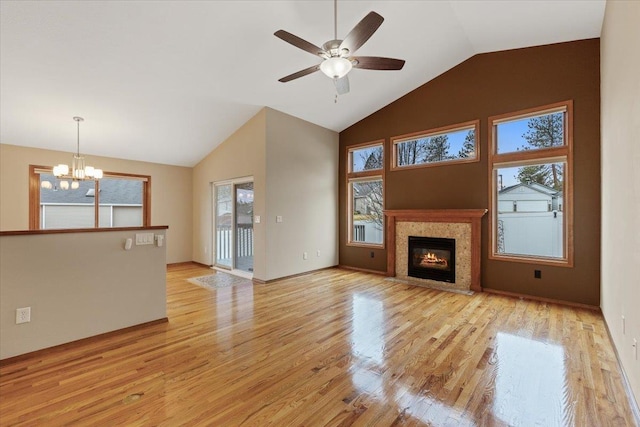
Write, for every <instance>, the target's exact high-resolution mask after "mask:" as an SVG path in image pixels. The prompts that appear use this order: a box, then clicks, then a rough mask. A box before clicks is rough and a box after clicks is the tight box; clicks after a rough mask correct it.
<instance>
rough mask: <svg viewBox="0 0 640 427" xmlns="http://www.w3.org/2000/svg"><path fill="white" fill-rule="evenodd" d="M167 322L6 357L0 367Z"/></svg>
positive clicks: (163, 320)
mask: <svg viewBox="0 0 640 427" xmlns="http://www.w3.org/2000/svg"><path fill="white" fill-rule="evenodd" d="M168 321H169V319H168V318H166V317H163V318H162V319H157V320H152V321H150V322H145V323H140V324H138V325H133V326H128V327H126V328H122V329H116V330H115V331H110V332H105V333H103V334H98V335H94V336H91V337H87V338H82V339H79V340H75V341H71V342H66V343H64V344H58V345H54V346H53V347H47V348H43V349H40V350H35V351H30V352H29V353H24V354H19V355H17V356H13V357H7V358H6V359H2V360H0V366H7V365H11V364H13V363H16V362H21V361H23V360H25V359H31V358H36V357H44V356H45V355H46V354H47V353H53V352H55V351H59V350H69V349H72V348H74V347H79V346H82V345H86V344H88V343H91V342H94V341H99V340H103V339H105V338H110V337H113V336H115V335H120V334H125V333H127V332H131V331H135V330H137V329H143V328H147V327H149V326H153V325H157V324H160V323H166V322H168Z"/></svg>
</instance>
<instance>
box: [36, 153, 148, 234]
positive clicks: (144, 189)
mask: <svg viewBox="0 0 640 427" xmlns="http://www.w3.org/2000/svg"><path fill="white" fill-rule="evenodd" d="M41 173H48V174H52V173H53V167H52V166H38V165H29V230H40V219H41V218H40V174H41ZM104 178H130V179H136V180H140V181H142V183H143V184H142V227H150V226H151V176H150V175H138V174H131V173H121V172H107V171H105V172H104ZM95 188H96V190H98V191H96V192H95V196H94V197H95V199H94V205H93V206H94V226H93V227H91V228H90V229H94V228H95V229H104V230H112V229H114V228H117V229H120V228H139V227H100V216H99V211H100V180H97V181H96V187H95ZM66 191H74V190H66ZM82 229H83V228H77V229H76V228H72V229H68V230H82ZM84 229H86V228H84ZM58 230H65V229H58Z"/></svg>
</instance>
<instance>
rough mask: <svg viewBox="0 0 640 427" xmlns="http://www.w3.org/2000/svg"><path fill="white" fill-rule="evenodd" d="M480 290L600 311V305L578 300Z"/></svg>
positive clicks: (489, 289) (486, 289)
mask: <svg viewBox="0 0 640 427" xmlns="http://www.w3.org/2000/svg"><path fill="white" fill-rule="evenodd" d="M482 292H486V293H488V294H496V295H502V296H506V297H513V298H520V299H526V300H531V301H540V302H548V303H551V304H560V305H566V306H569V307H575V308H585V309H587V310H593V311H598V312H599V311H600V307H598V306H595V305H589V304H581V303H579V302H571V301H564V300H561V299H553V298H544V297H537V296H535V295H527V294H519V293H517V292H508V291H500V290H498V289H491V288H484V287H483V288H482Z"/></svg>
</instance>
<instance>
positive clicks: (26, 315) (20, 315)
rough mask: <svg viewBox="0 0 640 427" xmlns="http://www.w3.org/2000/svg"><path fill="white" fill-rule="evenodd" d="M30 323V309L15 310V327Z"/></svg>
mask: <svg viewBox="0 0 640 427" xmlns="http://www.w3.org/2000/svg"><path fill="white" fill-rule="evenodd" d="M27 322H31V307H24V308H18V309H16V325H19V324H20V323H27Z"/></svg>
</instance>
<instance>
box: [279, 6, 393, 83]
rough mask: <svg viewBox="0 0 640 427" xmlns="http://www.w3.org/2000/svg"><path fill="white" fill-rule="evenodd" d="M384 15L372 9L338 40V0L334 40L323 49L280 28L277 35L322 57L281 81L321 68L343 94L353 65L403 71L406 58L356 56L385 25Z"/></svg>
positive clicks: (334, 17) (365, 68)
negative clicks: (317, 62)
mask: <svg viewBox="0 0 640 427" xmlns="http://www.w3.org/2000/svg"><path fill="white" fill-rule="evenodd" d="M382 21H384V18H383V17H382V16H380V15H379V14H377V13H376V12H369V14H368V15H367V16H365V17H364V18H362V20H361V21H360V22H358V24H357V25H356V26H355V27H354V28H353V29H352V30H351V32H350V33H349V34H347V36H346V37H345V38H344V40H339V39H338V5H337V0H334V2H333V23H334V32H333V38H334V39H333V40H329V41H328V42H326V43H324V44H323V45H322V48H319V47H318V46H316V45H314V44H313V43H309V42H308V41H306V40H303V39H301V38H300V37H298V36H295V35H293V34H291V33H289V32H287V31H284V30H278V31H276V32H275V33H274V35H275V36H276V37H278V38H280V39H282V40H284V41H286V42H287V43H290V44H292V45H294V46H295V47H297V48H300V49H302V50H304V51H307V52H309V53H311V54H312V55H317V56H319V57H320V58H322V62H321V63H319V64H317V65H313V66H311V67H309V68H305V69H304V70H300V71H298V72H295V73H293V74H289V75H288V76H285V77H283V78H281V79H279V80H278V81H280V82H282V83H286V82H289V81H291V80H295V79H297V78H299V77H303V76H306V75H307V74H311V73H314V72H316V71H318V70H320V71H322V72H323V73H324V74H325V75H327V76H328V77H330V78H332V79H333V82H334V84H335V86H336V91H337V93H338V94H339V95H343V94H345V93H348V92H349V78H348V77H347V73H349V71H351V69H352V68H361V69H364V70H401V69H402V67H403V66H404V60H403V59H394V58H382V57H378V56H352V55H353V54H354V53H355V52H356V50H358V49H359V48H360V47H361V46H362V45H363V44H365V42H366V41H367V40H369V38H370V37H371V36H372V35H373V33H375V32H376V30H377V29H378V27H380V25H381V24H382Z"/></svg>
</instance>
